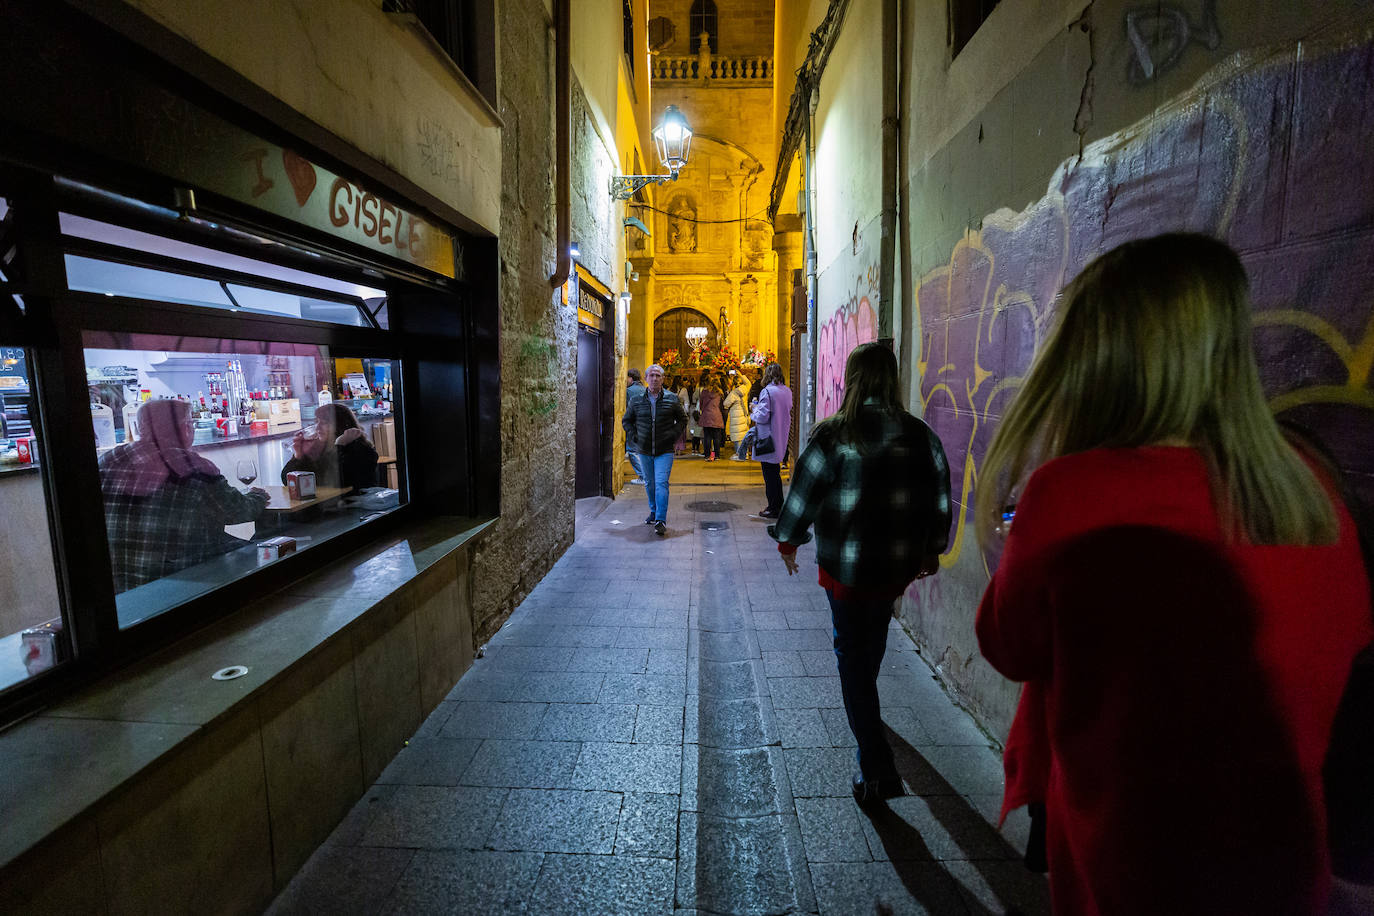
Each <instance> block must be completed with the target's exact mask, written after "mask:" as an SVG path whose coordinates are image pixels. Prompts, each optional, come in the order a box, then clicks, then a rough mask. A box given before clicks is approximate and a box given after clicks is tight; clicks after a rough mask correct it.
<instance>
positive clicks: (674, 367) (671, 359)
mask: <svg viewBox="0 0 1374 916" xmlns="http://www.w3.org/2000/svg"><path fill="white" fill-rule="evenodd" d="M658 364H659V365H660V366H662V367H663V374H664V375H672V374H673V373H675V372H681V371H682V354H681V353H679V352H678V351H677V350H676V349H672V350H664V351H663V352H662V353H660V354H659V355H658Z"/></svg>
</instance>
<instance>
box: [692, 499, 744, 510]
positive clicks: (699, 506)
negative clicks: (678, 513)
mask: <svg viewBox="0 0 1374 916" xmlns="http://www.w3.org/2000/svg"><path fill="white" fill-rule="evenodd" d="M687 511H688V512H738V511H739V506H737V505H735V504H734V503H725V502H717V501H715V500H710V499H700V500H697V501H696V502H694V503H688V504H687Z"/></svg>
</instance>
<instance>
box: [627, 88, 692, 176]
mask: <svg viewBox="0 0 1374 916" xmlns="http://www.w3.org/2000/svg"><path fill="white" fill-rule="evenodd" d="M652 133H653V138H654V145H655V146H657V147H658V161H659V162H661V163H663V167H664V168H665V169H667V170H668V174H667V175H616V176H613V177H612V178H611V197H612V198H614V199H615V200H629V199H630V198H631V197H633V196H634V195H635V193H636V192H637V191H639V190H640V189H641V188H643V187H644V186H645V185H650V184H665V183H666V182H669V181H677V173H678V172H680V171H682V170H683V169H684V168H685V167H686V166H687V155H688V153H689V152H690V151H691V148H692V128H690V127H688V126H687V119H686V118H684V117H683V116H682V112H680V111H678V108H677V106H676V105H669V106H668V108H667V109H666V110H665V111H664V112H663V120H661V121H659V122H658V126H657V127H655V128H654V129H653V132H652Z"/></svg>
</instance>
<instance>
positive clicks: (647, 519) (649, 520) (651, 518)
mask: <svg viewBox="0 0 1374 916" xmlns="http://www.w3.org/2000/svg"><path fill="white" fill-rule="evenodd" d="M653 523H654V514H653V513H652V512H650V513H649V514H648V516H647V517H645V519H644V524H646V525H652V524H653Z"/></svg>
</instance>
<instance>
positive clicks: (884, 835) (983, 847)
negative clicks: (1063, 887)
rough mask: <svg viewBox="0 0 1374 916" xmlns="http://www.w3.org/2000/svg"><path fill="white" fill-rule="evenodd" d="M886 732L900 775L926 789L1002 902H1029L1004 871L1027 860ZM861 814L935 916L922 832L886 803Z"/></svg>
mask: <svg viewBox="0 0 1374 916" xmlns="http://www.w3.org/2000/svg"><path fill="white" fill-rule="evenodd" d="M884 728H885V730H886V732H887V740H888V742H889V743H890V744H891V745H892V753H893V755H894V756H895V757H896V762H897V770H898V772H899V773H900V774H901V775H902V778H903V779H905V780H906V781H907V783H909V784H911V785H917V786H922V787H924V788H926V791H923V792H921V793H920V794H921V796H922V797H923V798H925V799H926V800H927V802H928V803H929V807H930V811H931V814H932V815H933V816H934V817H935V819H936V820H938V821H939V822H940V826H941V827H943V828H944V830H945V832H946V833H947V834H948V835H949V837H950V839H951V840H953V841H954V844H955V845H956V846H958V847H959V849H960V850H962V851H963V852H965V853H966V855H967V861H968V863H969V864H970V865H971V866H973V868H975V869H976V870H977V871H978V873H979V874H980V875H981V877H982V878H983V880H984V881H985V882H986V883H987V886H988V887H989V888H990V889H991V890H992V892H993V894H995V895H996V897H997V899H998V900H1016V899H1018V898H1019V897H1023V896H1024V894H1025V886H1024V884H1022V883H1021V882H1017V881H1015V880H1013V878H1012V876H1011V875H1010V874H1009V872H1008V871H1007V870H1006V868H1005V867H1004V866H1005V863H1006V862H1007V861H1010V862H1013V863H1017V862H1019V861H1020V858H1021V856H1020V854H1019V853H1018V852H1017V851H1016V849H1015V848H1014V847H1013V846H1012V845H1011V844H1010V843H1008V842H1007V841H1006V839H1004V838H1003V837H1002V835H1001V834H999V833H998V832H997V831H996V830H995V829H993V827H992V825H990V824H989V823H988V822H987V821H986V820H984V819H983V816H982V815H981V814H980V813H979V812H978V811H977V810H976V809H975V808H974V807H973V806H972V805H970V804H969V803H968V801H967V800H966V799H965V798H964V797H963V796H961V795H959V794H958V793H957V792H956V791H955V790H954V788H953V787H952V786H950V784H949V782H948V781H946V780H945V778H944V777H943V776H941V775H940V773H939V771H938V770H936V769H935V767H933V766H931V764H930V762H929V761H927V760H926V759H925V757H923V756H921V753H920V751H918V750H916V748H914V747H912V746H911V745H910V744H908V743H907V741H906V739H904V738H903V737H902V736H900V735H898V734H897V733H896V732H895V731H893V730H892V729H891V728H890V727H888V726H886V725H885V726H884ZM861 810H863V813H864V814H865V815H867V817H868V819H869V822H870V823H872V825H873V829H874V830H875V831H877V834H878V839H879V840H880V841H881V842H882V844H883V849H884V851H885V852H886V853H887V857H888V859H889V860H890V861H891V863H892V867H893V870H894V871H895V872H896V873H897V876H898V877H899V878H900V879H901V881H902V884H903V885H904V886H905V887H906V889H907V891H908V892H909V893H910V894H911V896H912V898H913V899H914V900H916V901H917V902H918V903H920V904H921V905H922V906H924V907H925V908H926V909H927V910H929V911H931V912H934V909H932V905H931V902H929V900H928V898H929V897H930V896H931V888H930V885H929V878H928V876H926V875H925V874H924V872H923V870H922V869H921V867H920V866H921V865H923V864H926V863H929V862H930V861H931V860H932V859H933V858H934V856H933V855H932V854H931V851H930V847H929V846H928V845H927V844H926V842H925V840H924V839H922V837H921V834H920V832H919V831H918V830H917V829H916V828H915V827H913V826H912V825H911V824H909V823H907V821H906V820H905V819H904V818H903V817H902V816H901V815H900V814H898V813H897V812H895V811H893V810H892V809H891V808H890V807H888V806H887V805H886V804H879V805H875V806H872V807H870V808H868V809H861ZM989 850H992V851H996V852H999V853H1000V856H999V857H998V858H993V859H990V858H988V852H989ZM990 865H992V866H995V867H990ZM1044 893H1045V895H1046V897H1045V899H1046V903H1045V907H1044V909H1045V911H1046V912H1048V910H1049V905H1048V895H1049V890H1048V886H1046V889H1045V892H1044ZM964 905H965V906H967V907H968V910H969V912H970V913H971V914H973V916H992V914H993V912H994V911H992V910H989V909H988V908H987V907H986V906H984V905H982V904H981V903H979V902H978V901H977V900H975V899H973V897H972V896H971V895H969V894H965V895H964ZM1000 912H1001V913H1004V914H1005V916H1023V914H1024V912H1025V911H1024V910H1022V909H1020V908H1019V907H1016V906H1015V905H1008V906H1007V907H1006V908H1005V909H1004V910H1001V911H1000Z"/></svg>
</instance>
